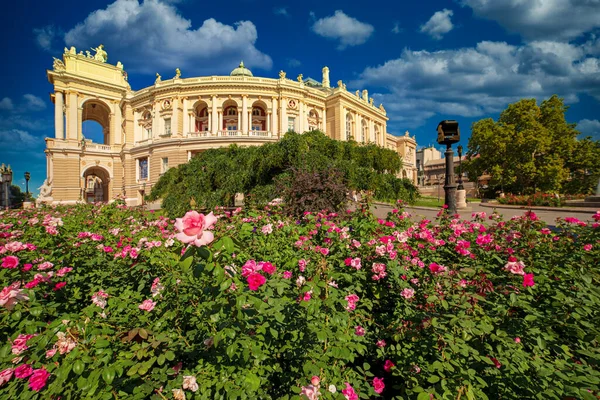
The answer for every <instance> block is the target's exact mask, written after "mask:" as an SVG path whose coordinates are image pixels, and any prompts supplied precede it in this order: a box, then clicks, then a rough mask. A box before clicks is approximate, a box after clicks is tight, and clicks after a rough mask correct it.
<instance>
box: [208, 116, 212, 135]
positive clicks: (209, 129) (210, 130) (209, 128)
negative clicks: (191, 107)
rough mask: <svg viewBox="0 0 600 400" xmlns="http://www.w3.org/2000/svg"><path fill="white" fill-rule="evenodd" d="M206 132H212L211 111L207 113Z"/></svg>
mask: <svg viewBox="0 0 600 400" xmlns="http://www.w3.org/2000/svg"><path fill="white" fill-rule="evenodd" d="M208 131H209V132H212V111H209V112H208Z"/></svg>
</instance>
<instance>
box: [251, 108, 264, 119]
mask: <svg viewBox="0 0 600 400" xmlns="http://www.w3.org/2000/svg"><path fill="white" fill-rule="evenodd" d="M261 111H262V110H261V109H260V108H253V109H252V115H253V116H255V117H260V116H261V115H262V113H261Z"/></svg>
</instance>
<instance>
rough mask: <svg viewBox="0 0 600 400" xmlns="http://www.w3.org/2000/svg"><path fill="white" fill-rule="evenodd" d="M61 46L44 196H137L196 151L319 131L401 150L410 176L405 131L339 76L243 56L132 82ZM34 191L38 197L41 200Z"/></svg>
mask: <svg viewBox="0 0 600 400" xmlns="http://www.w3.org/2000/svg"><path fill="white" fill-rule="evenodd" d="M95 50H96V54H95V55H91V54H89V52H87V53H88V54H87V55H85V54H83V52H80V53H79V54H77V52H76V49H75V48H74V47H71V49H66V48H65V52H64V54H63V57H62V60H59V59H56V58H55V59H54V66H53V69H52V70H49V71H47V74H48V80H49V81H50V83H51V84H53V85H54V93H53V94H52V95H51V100H52V102H53V103H54V104H55V137H54V138H48V139H46V157H47V175H48V177H47V182H46V183H45V184H46V185H47V187H46V191H45V193H46V196H45V197H44V199H45V201H47V202H53V203H75V202H77V201H108V200H110V199H113V198H115V197H116V196H118V195H121V196H124V197H125V198H126V200H127V202H128V203H129V204H140V203H141V199H142V196H143V195H144V194H146V193H148V192H149V190H150V189H151V187H152V185H154V184H155V183H156V182H157V181H158V179H159V178H160V176H161V175H162V174H163V173H164V172H165V171H166V170H167V169H168V168H171V167H175V166H177V165H179V164H181V163H185V162H187V161H188V160H189V159H190V158H191V157H192V156H194V154H196V153H198V152H202V151H203V150H205V149H209V148H214V147H221V146H228V145H230V144H233V143H235V144H237V145H240V146H256V145H261V144H264V143H269V142H274V141H277V140H278V139H279V138H281V137H282V136H283V135H284V134H285V133H286V132H287V131H290V130H293V131H296V132H305V131H309V130H313V129H319V130H321V131H323V132H324V133H325V134H327V135H328V136H330V137H331V138H334V139H338V140H349V139H354V140H356V141H358V142H361V143H368V142H372V143H376V144H378V145H380V146H385V147H387V148H391V149H393V150H395V151H397V152H398V153H399V154H400V155H401V156H402V157H403V158H404V164H405V167H404V170H403V171H402V173H401V175H402V176H404V177H407V178H409V179H411V180H412V181H413V182H415V183H416V178H417V176H416V168H415V150H416V142H415V140H414V138H411V137H410V136H409V135H408V133H407V134H406V135H405V136H400V137H397V136H393V135H390V134H388V133H387V130H386V125H387V120H388V118H387V116H386V112H385V109H384V108H383V105H379V106H378V107H377V106H375V105H374V104H373V99H372V98H369V95H368V92H367V91H366V90H363V91H362V93H359V92H358V91H357V92H356V93H355V94H352V93H349V92H348V91H347V90H346V86H345V85H344V84H343V83H342V81H338V83H337V87H331V86H330V82H329V69H328V68H327V67H324V68H323V71H322V73H323V75H322V80H321V82H318V81H316V80H314V79H311V78H306V79H303V77H302V75H299V76H298V78H297V79H296V80H291V79H288V78H287V77H286V74H285V72H283V71H281V72H280V73H279V78H278V79H272V78H261V77H254V76H253V74H252V72H250V70H249V69H247V68H245V67H244V65H243V63H241V64H240V66H239V67H238V68H235V69H234V70H233V71H232V72H231V74H230V75H229V76H206V77H194V78H182V77H181V72H180V71H179V69H177V70H176V71H175V76H173V77H172V78H170V79H165V80H163V79H162V77H161V76H160V75H158V74H157V75H156V81H155V83H154V85H152V86H150V87H146V88H143V89H141V90H137V91H135V90H132V89H131V87H130V85H129V83H128V82H127V73H126V72H125V70H124V68H123V65H122V64H121V63H120V62H117V64H116V65H111V64H108V63H107V62H106V60H107V54H106V52H105V51H104V49H103V47H102V45H100V46H99V47H98V48H97V49H95ZM88 120H92V121H96V122H97V123H99V124H100V125H101V126H102V130H103V136H104V140H103V143H93V142H91V141H89V140H86V139H85V138H84V137H83V135H82V125H83V123H84V122H85V121H88ZM44 199H42V200H44Z"/></svg>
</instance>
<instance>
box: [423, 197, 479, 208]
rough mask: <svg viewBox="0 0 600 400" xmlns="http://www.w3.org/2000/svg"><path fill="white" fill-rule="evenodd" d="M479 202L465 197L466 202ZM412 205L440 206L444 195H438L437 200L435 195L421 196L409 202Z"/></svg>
mask: <svg viewBox="0 0 600 400" xmlns="http://www.w3.org/2000/svg"><path fill="white" fill-rule="evenodd" d="M479 202H481V199H474V198H468V199H467V203H479ZM411 205H413V206H418V207H434V208H441V207H442V206H443V205H444V196H443V195H442V196H440V199H439V200H438V198H437V197H433V196H421V197H419V198H418V199H417V201H415V202H414V204H411Z"/></svg>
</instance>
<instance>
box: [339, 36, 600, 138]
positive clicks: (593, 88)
mask: <svg viewBox="0 0 600 400" xmlns="http://www.w3.org/2000/svg"><path fill="white" fill-rule="evenodd" d="M599 65H600V60H599V59H598V58H594V57H593V56H591V55H590V54H589V53H588V52H587V50H586V48H585V47H584V46H580V47H575V46H571V45H568V44H564V43H554V42H548V41H546V42H533V43H529V44H524V45H521V46H514V45H509V44H507V43H505V42H488V41H484V42H480V43H478V44H477V46H476V47H466V48H460V49H453V50H439V51H425V50H422V51H413V50H408V49H405V50H404V51H403V52H402V55H401V56H400V57H399V58H397V59H393V60H389V61H387V62H385V63H384V64H383V65H379V66H375V67H368V68H366V69H365V70H364V71H363V72H362V73H361V74H360V77H359V79H358V80H356V81H355V82H351V83H349V86H352V87H353V88H357V89H362V88H370V89H371V90H370V91H371V92H372V93H375V94H374V95H373V97H374V98H375V99H376V100H377V101H378V102H382V103H383V104H384V106H385V108H386V110H387V111H388V114H389V115H390V119H391V121H393V123H397V122H398V121H400V122H402V127H409V128H410V127H417V126H420V125H422V124H423V123H424V122H425V120H426V119H427V118H429V117H432V116H434V115H436V114H442V115H450V116H452V115H456V116H463V117H479V116H484V115H489V114H491V113H496V112H499V111H501V110H503V109H504V108H505V107H506V105H507V104H508V103H511V102H514V101H518V100H519V99H521V98H524V97H529V98H531V97H534V98H537V99H544V98H548V97H550V96H551V95H552V94H558V95H559V96H561V97H564V98H565V101H566V102H567V103H574V102H577V101H578V95H579V94H581V93H586V94H588V95H591V96H593V97H595V98H596V99H597V100H600V74H599V73H598V72H597V71H600V68H599V67H598V66H599ZM377 88H380V89H381V91H380V93H377Z"/></svg>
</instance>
